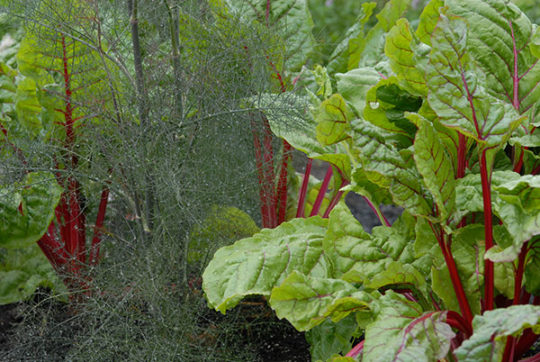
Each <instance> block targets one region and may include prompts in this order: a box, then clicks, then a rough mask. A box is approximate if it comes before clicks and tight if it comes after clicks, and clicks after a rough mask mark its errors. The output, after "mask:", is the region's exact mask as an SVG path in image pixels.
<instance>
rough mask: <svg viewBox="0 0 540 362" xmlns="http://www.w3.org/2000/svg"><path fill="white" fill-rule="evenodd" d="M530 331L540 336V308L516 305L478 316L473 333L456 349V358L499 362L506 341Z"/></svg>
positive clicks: (468, 360) (475, 319) (467, 360)
mask: <svg viewBox="0 0 540 362" xmlns="http://www.w3.org/2000/svg"><path fill="white" fill-rule="evenodd" d="M527 328H532V329H533V331H534V332H535V333H539V332H540V306H534V305H514V306H511V307H508V308H500V309H495V310H489V311H486V312H484V314H483V315H476V316H475V317H474V319H473V330H474V333H473V335H472V336H471V337H470V338H469V339H467V340H465V341H464V342H463V343H462V344H461V346H460V347H459V348H458V349H456V351H455V354H456V357H457V358H458V359H459V361H460V362H473V361H475V362H476V361H500V360H501V358H502V354H503V351H504V345H505V342H506V338H507V337H508V336H518V335H520V334H521V332H522V331H523V330H525V329H527Z"/></svg>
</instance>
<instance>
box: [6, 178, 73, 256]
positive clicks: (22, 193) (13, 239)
mask: <svg viewBox="0 0 540 362" xmlns="http://www.w3.org/2000/svg"><path fill="white" fill-rule="evenodd" d="M17 187H18V188H17ZM61 194H62V188H61V187H60V186H58V184H57V182H56V180H55V178H54V176H53V175H52V174H51V173H48V172H32V173H29V174H28V175H26V177H25V179H24V182H23V183H22V184H21V185H13V186H11V187H9V188H2V189H0V246H1V247H4V248H20V247H25V246H28V245H30V244H32V243H34V242H36V241H37V240H39V239H40V238H41V236H42V235H43V234H45V231H46V230H47V228H48V226H49V224H50V223H51V221H52V219H53V217H54V209H55V208H56V205H57V204H58V202H59V201H60V195H61Z"/></svg>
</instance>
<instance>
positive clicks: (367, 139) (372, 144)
mask: <svg viewBox="0 0 540 362" xmlns="http://www.w3.org/2000/svg"><path fill="white" fill-rule="evenodd" d="M352 126H353V130H354V134H353V141H354V149H355V152H357V154H358V155H359V158H360V160H361V163H362V165H363V168H364V172H365V174H366V177H367V178H368V180H369V181H371V182H373V183H375V184H377V185H379V186H381V187H384V188H389V191H390V193H391V194H392V198H393V200H394V202H395V203H396V204H398V205H399V206H402V207H404V208H406V209H407V210H408V211H409V212H410V213H411V214H413V215H418V216H428V215H431V214H432V207H431V205H430V201H429V195H427V194H426V193H425V190H424V186H423V184H422V177H421V176H420V175H419V174H418V171H417V170H416V167H414V161H413V159H412V155H411V154H410V153H407V152H401V153H400V152H399V151H398V150H397V148H396V147H394V146H393V145H392V143H391V140H392V139H393V134H391V133H389V132H386V131H384V130H382V129H380V128H378V127H375V126H373V125H371V124H370V123H368V122H363V121H360V120H359V121H355V122H353V123H352Z"/></svg>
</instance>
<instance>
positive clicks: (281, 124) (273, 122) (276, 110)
mask: <svg viewBox="0 0 540 362" xmlns="http://www.w3.org/2000/svg"><path fill="white" fill-rule="evenodd" d="M247 101H248V102H249V103H255V106H256V107H257V108H260V109H261V110H263V111H264V114H265V116H266V117H267V118H268V122H269V123H270V128H271V129H272V132H273V133H274V134H275V135H276V136H278V137H281V138H283V139H285V140H286V141H287V142H288V143H289V144H290V145H291V146H292V147H293V148H294V149H296V150H299V151H301V152H304V153H305V154H306V155H307V156H308V157H309V158H312V159H318V160H321V161H327V162H329V163H331V164H333V165H335V166H336V167H337V168H339V169H340V170H341V171H342V172H343V175H344V176H345V178H346V179H350V175H351V162H350V160H349V156H348V154H347V151H346V150H345V148H344V147H343V145H341V144H339V143H338V144H333V145H330V146H323V145H321V144H320V143H319V142H318V141H317V135H316V127H317V123H316V121H315V119H314V118H313V117H312V116H310V115H309V114H308V109H307V108H308V104H307V102H306V101H305V99H301V98H299V97H297V96H295V95H293V94H291V93H288V92H285V93H282V94H280V95H279V96H275V95H269V94H263V95H262V96H260V97H259V98H258V99H253V98H251V99H248V100H247Z"/></svg>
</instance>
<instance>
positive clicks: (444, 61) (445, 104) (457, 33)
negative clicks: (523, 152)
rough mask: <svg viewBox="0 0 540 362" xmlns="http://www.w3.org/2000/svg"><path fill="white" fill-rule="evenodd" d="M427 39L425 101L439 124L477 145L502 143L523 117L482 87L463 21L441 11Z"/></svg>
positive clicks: (495, 145) (482, 76) (488, 145)
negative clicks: (428, 60) (457, 132)
mask: <svg viewBox="0 0 540 362" xmlns="http://www.w3.org/2000/svg"><path fill="white" fill-rule="evenodd" d="M475 3H476V2H475ZM484 32H485V31H484ZM431 41H432V45H433V47H432V49H431V53H430V63H429V64H428V66H427V70H428V74H427V84H428V87H429V93H428V101H429V104H430V106H431V108H433V110H434V111H435V112H436V113H437V115H438V116H439V117H440V121H441V123H442V124H443V125H445V126H446V127H450V128H455V129H457V130H459V132H461V133H463V134H465V135H467V136H469V137H472V138H474V139H475V140H476V141H477V142H478V143H479V144H480V146H481V147H497V146H500V145H501V144H503V143H504V142H506V140H507V139H508V138H509V137H510V135H511V134H512V131H513V130H514V129H515V128H516V127H517V126H518V125H519V124H520V123H521V122H522V121H523V120H524V119H525V118H524V117H521V116H520V115H519V114H518V112H517V111H516V110H515V109H514V107H512V105H511V104H509V103H508V102H505V101H501V100H500V99H497V98H495V97H494V96H492V95H491V94H490V93H489V92H488V90H487V89H486V88H485V87H484V86H483V84H485V78H486V75H485V74H484V72H483V71H482V70H481V69H480V68H478V67H477V66H475V63H474V62H473V60H472V59H471V56H470V54H469V53H468V28H467V23H466V22H465V21H464V20H463V19H461V18H457V17H455V16H448V17H447V16H445V15H444V14H443V15H441V17H440V20H439V22H438V24H437V27H436V29H435V30H434V32H433V36H432V38H431Z"/></svg>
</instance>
